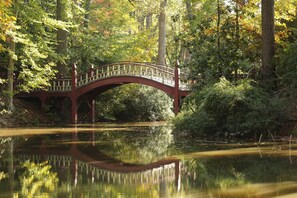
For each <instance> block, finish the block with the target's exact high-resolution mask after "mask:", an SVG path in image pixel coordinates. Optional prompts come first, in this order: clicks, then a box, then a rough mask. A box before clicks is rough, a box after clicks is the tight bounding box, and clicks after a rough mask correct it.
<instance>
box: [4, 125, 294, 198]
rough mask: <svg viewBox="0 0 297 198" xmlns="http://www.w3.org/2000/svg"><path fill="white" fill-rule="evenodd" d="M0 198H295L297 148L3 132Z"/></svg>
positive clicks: (86, 128)
mask: <svg viewBox="0 0 297 198" xmlns="http://www.w3.org/2000/svg"><path fill="white" fill-rule="evenodd" d="M0 143H1V144H0V197H61V198H64V197H80V198H89V197H128V198H130V197H149V198H151V197H152V198H154V197H219V198H224V197H228V198H229V197H297V145H296V144H295V142H293V141H292V142H282V143H262V144H261V145H259V146H258V145H257V144H256V143H245V144H243V143H227V142H203V141H200V140H194V139H190V140H189V139H187V140H186V139H181V138H176V137H174V136H173V135H172V134H171V129H170V127H169V126H166V125H164V123H134V124H97V125H77V126H68V127H64V128H35V129H0Z"/></svg>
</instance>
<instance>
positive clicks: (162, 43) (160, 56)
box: [157, 0, 167, 65]
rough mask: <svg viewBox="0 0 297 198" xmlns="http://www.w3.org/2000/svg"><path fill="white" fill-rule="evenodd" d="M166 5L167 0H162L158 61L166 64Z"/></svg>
mask: <svg viewBox="0 0 297 198" xmlns="http://www.w3.org/2000/svg"><path fill="white" fill-rule="evenodd" d="M166 6H167V0H162V1H161V3H160V15H159V42H158V60H157V63H158V64H160V65H165V64H166V61H165V55H166Z"/></svg>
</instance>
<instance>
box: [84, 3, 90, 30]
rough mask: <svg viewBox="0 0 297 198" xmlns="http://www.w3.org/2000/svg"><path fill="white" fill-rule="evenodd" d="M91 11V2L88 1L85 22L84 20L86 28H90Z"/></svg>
mask: <svg viewBox="0 0 297 198" xmlns="http://www.w3.org/2000/svg"><path fill="white" fill-rule="evenodd" d="M90 10H91V0H86V5H85V12H86V14H85V20H84V27H85V28H88V27H89V18H90Z"/></svg>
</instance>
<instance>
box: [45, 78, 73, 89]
mask: <svg viewBox="0 0 297 198" xmlns="http://www.w3.org/2000/svg"><path fill="white" fill-rule="evenodd" d="M47 91H61V92H65V91H71V79H68V78H65V79H55V80H52V82H51V86H49V87H48V88H47Z"/></svg>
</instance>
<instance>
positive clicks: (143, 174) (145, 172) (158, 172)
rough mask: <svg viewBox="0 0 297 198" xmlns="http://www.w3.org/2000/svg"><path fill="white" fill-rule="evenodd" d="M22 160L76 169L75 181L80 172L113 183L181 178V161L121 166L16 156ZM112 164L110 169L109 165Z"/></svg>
mask: <svg viewBox="0 0 297 198" xmlns="http://www.w3.org/2000/svg"><path fill="white" fill-rule="evenodd" d="M16 158H17V159H19V160H21V161H25V160H30V161H32V162H35V163H41V162H44V161H48V162H49V164H50V165H52V166H53V167H59V168H62V169H63V170H64V169H71V168H72V169H74V171H75V172H74V181H75V182H76V180H77V176H78V175H79V173H84V174H86V175H88V176H89V177H90V178H91V179H92V182H96V181H100V182H102V181H103V182H107V183H111V184H124V185H126V184H158V183H160V182H162V181H175V180H176V181H178V180H179V177H180V176H179V169H180V167H179V162H178V161H173V160H168V161H159V162H156V163H152V164H150V165H143V166H124V165H123V166H122V167H121V166H120V165H112V163H111V164H107V163H106V164H102V163H104V162H100V163H101V165H102V166H104V168H105V169H103V168H102V166H100V163H98V162H95V163H92V162H89V163H87V162H84V161H81V160H77V159H75V157H73V156H67V155H44V156H41V155H27V154H20V155H17V156H16ZM106 165H109V166H111V168H110V170H109V169H108V166H106ZM117 168H118V169H117Z"/></svg>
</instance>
